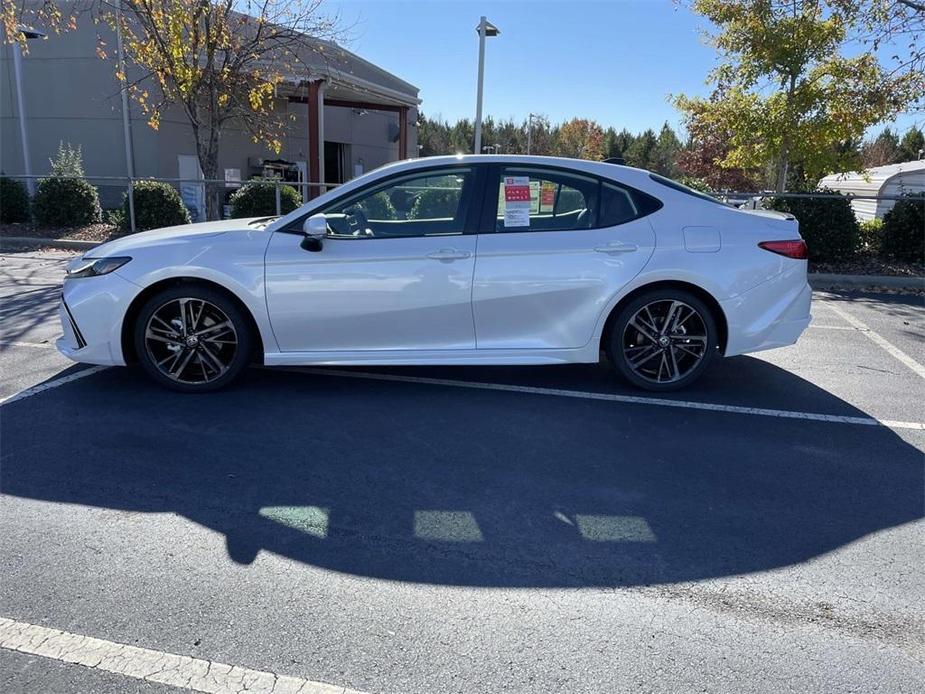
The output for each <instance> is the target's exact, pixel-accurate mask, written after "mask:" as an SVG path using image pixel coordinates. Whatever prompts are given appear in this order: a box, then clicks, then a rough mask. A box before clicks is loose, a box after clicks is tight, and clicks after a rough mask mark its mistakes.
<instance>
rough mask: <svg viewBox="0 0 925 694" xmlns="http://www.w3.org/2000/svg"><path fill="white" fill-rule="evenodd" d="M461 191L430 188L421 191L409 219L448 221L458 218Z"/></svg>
mask: <svg viewBox="0 0 925 694" xmlns="http://www.w3.org/2000/svg"><path fill="white" fill-rule="evenodd" d="M459 195H460V191H459V190H454V189H447V188H430V189H428V190H424V191H421V192H420V193H419V194H418V196H417V198H416V199H415V201H414V204H413V205H412V206H411V210H409V212H408V219H447V218H451V217H455V216H456V210H457V208H458V207H459Z"/></svg>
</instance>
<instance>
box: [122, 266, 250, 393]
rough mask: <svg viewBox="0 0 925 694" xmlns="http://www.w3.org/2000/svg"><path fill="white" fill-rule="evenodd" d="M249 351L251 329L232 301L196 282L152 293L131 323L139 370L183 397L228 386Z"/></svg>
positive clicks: (244, 362) (238, 371)
mask: <svg viewBox="0 0 925 694" xmlns="http://www.w3.org/2000/svg"><path fill="white" fill-rule="evenodd" d="M252 350H253V337H252V336H251V331H250V327H249V325H248V322H247V320H246V319H245V317H244V315H243V313H242V312H241V310H240V309H239V308H238V306H237V305H236V304H235V302H234V301H232V300H231V299H229V298H228V297H227V296H225V295H224V294H222V293H221V292H217V291H215V290H213V289H210V288H209V287H204V286H199V285H195V284H191V285H183V286H178V287H172V288H170V289H165V290H164V291H162V292H159V293H157V294H155V295H154V296H153V297H151V298H150V299H149V300H148V301H147V302H146V303H145V305H144V306H143V307H142V309H141V312H140V313H139V316H138V321H137V323H136V325H135V351H136V354H137V355H138V361H139V363H140V364H141V367H142V368H143V369H144V370H145V372H146V373H147V374H148V375H149V376H151V377H152V378H153V379H154V380H155V381H157V382H158V383H160V384H161V385H163V386H166V387H167V388H171V389H173V390H178V391H182V392H186V393H200V392H207V391H212V390H217V389H219V388H222V387H224V386H226V385H228V384H229V383H231V382H232V381H233V380H234V379H235V378H237V377H238V376H239V375H240V373H241V371H242V370H243V369H244V368H245V367H246V366H247V364H248V363H249V362H250V357H251V353H252Z"/></svg>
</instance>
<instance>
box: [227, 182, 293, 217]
mask: <svg viewBox="0 0 925 694" xmlns="http://www.w3.org/2000/svg"><path fill="white" fill-rule="evenodd" d="M228 200H229V202H230V203H231V216H232V217H235V218H239V217H266V216H272V215H275V214H276V186H275V185H274V182H273V181H272V180H270V179H265V178H254V179H252V180H250V181H248V182H247V183H245V184H244V185H243V186H241V187H240V188H239V189H238V190H236V191H235V192H234V193H232V195H231V197H230V198H229V199H228ZM279 201H280V211H281V212H282V214H288V213H289V212H292V211H293V210H294V209H297V208H298V207H299V206H300V205H301V204H302V196H301V195H299V191H297V190H296V189H295V188H293V187H292V186H289V185H283V186H280V188H279Z"/></svg>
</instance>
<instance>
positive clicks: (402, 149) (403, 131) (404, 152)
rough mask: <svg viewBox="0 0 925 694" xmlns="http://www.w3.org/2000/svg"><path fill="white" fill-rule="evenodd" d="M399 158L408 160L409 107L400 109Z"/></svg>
mask: <svg viewBox="0 0 925 694" xmlns="http://www.w3.org/2000/svg"><path fill="white" fill-rule="evenodd" d="M398 158H399V159H407V158H408V107H407V106H402V107H401V108H400V109H398Z"/></svg>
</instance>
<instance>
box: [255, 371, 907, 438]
mask: <svg viewBox="0 0 925 694" xmlns="http://www.w3.org/2000/svg"><path fill="white" fill-rule="evenodd" d="M264 368H267V370H270V371H287V372H291V373H303V374H304V373H309V374H317V375H319V376H338V377H341V378H362V379H369V380H374V381H398V382H402V383H424V384H427V385H434V386H449V387H451V388H471V389H474V390H495V391H506V392H510V393H531V394H533V395H552V396H556V397H563V398H579V399H582V400H604V401H607V402H621V403H630V404H634V405H653V406H655V407H676V408H681V409H688V410H705V411H708V412H725V413H728V414H750V415H758V416H762V417H778V418H781V419H803V420H809V421H813V422H830V423H833V424H860V425H863V426H884V427H889V428H890V429H917V430H920V431H925V422H900V421H895V420H892V419H876V418H874V417H851V416H847V415H835V414H820V413H817V412H798V411H793V410H772V409H767V408H763V407H742V406H739V405H721V404H717V403H712V402H694V401H691V400H669V399H667V398H664V399H663V398H649V397H645V396H641V395H619V394H617V393H596V392H594V391H581V390H563V389H560V388H539V387H536V386H517V385H511V384H507V383H482V382H480V381H455V380H450V379H444V378H427V377H424V376H401V375H397V374H383V373H373V372H368V371H338V370H336V369H316V368H304V369H298V368H296V369H292V368H287V369H280V368H278V367H264Z"/></svg>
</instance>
